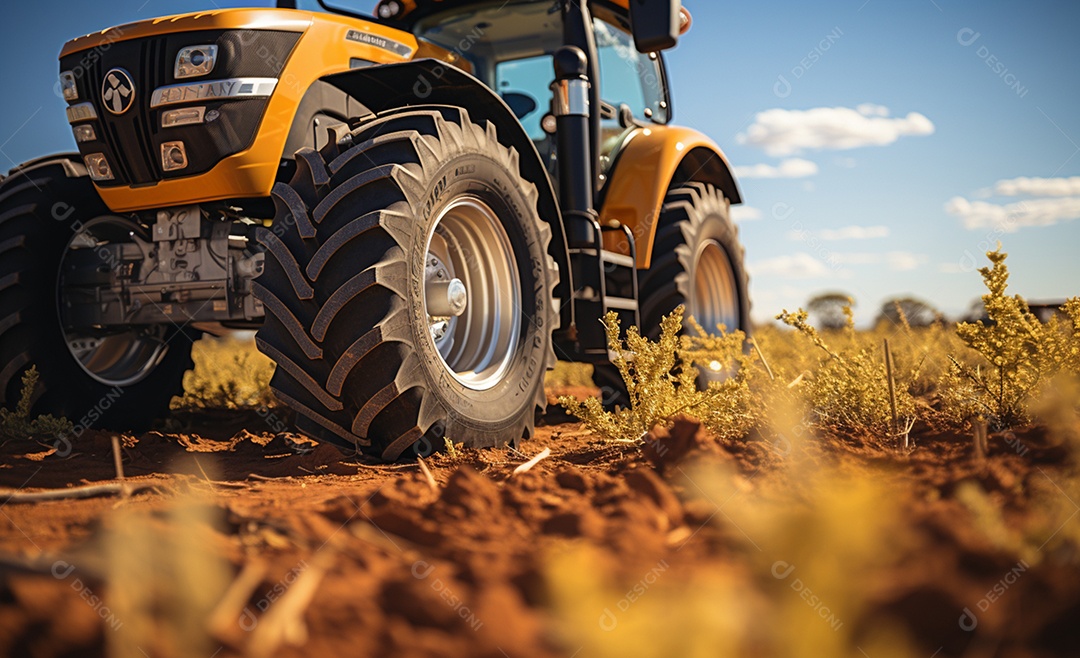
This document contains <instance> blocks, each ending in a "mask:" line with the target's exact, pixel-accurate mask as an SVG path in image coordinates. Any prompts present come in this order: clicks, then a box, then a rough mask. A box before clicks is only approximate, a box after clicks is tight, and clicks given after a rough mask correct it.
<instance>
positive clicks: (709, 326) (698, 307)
mask: <svg viewBox="0 0 1080 658" xmlns="http://www.w3.org/2000/svg"><path fill="white" fill-rule="evenodd" d="M691 300H692V303H693V306H692V307H691V309H690V311H691V314H692V315H693V316H694V318H695V319H696V320H697V321H698V322H699V323H701V326H702V327H704V328H705V329H706V330H708V331H715V330H716V325H718V324H722V325H724V326H725V327H726V329H727V330H728V331H735V330H736V329H740V328H741V326H740V322H739V321H740V317H739V316H740V309H739V289H738V287H737V286H736V283H735V270H734V268H733V267H732V266H731V259H729V258H728V255H727V251H725V250H724V247H723V246H721V245H720V243H719V242H717V241H716V240H706V241H704V242H703V243H702V244H701V246H699V247H698V251H697V255H696V257H695V260H694V290H693V294H692V295H691Z"/></svg>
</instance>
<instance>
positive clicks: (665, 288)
mask: <svg viewBox="0 0 1080 658" xmlns="http://www.w3.org/2000/svg"><path fill="white" fill-rule="evenodd" d="M638 301H639V303H640V308H641V312H640V316H641V324H642V326H641V327H639V328H640V329H641V333H642V335H645V336H649V337H650V338H653V339H656V338H657V337H658V336H659V333H660V320H661V319H662V318H663V316H665V315H667V314H668V313H670V312H671V311H672V310H674V309H675V307H677V306H679V305H680V304H684V305H685V306H686V315H687V316H693V317H694V318H695V319H696V320H697V321H698V322H699V323H700V324H701V326H702V327H704V328H705V329H706V330H708V331H716V326H717V325H720V324H722V325H724V326H725V327H726V328H727V330H728V331H734V330H737V329H738V330H742V331H744V332H747V333H749V331H750V295H749V294H748V282H747V276H746V270H745V268H744V267H743V248H742V245H740V244H739V237H738V231H737V230H736V228H735V225H734V224H733V223H732V221H731V218H730V216H729V213H728V202H727V200H726V199H725V198H724V195H723V193H722V192H720V191H719V190H717V189H716V188H715V187H714V186H712V185H709V184H707V183H696V182H691V183H687V184H686V185H685V186H684V187H678V188H675V189H672V190H671V191H669V192H668V194H667V197H666V198H665V199H664V206H663V208H662V210H661V214H660V224H659V227H658V229H657V234H656V239H655V241H654V242H653V258H652V264H651V267H650V268H649V269H647V270H641V271H639V272H638ZM593 372H594V374H593V380H594V381H595V382H596V385H597V386H599V387H600V388H601V391H602V393H603V397H604V400H605V402H607V403H610V404H620V405H624V406H625V405H626V404H627V399H628V398H627V395H626V386H625V384H624V382H623V380H622V376H621V375H620V374H619V371H618V370H617V369H616V368H615V366H613V365H611V364H610V363H602V364H597V365H596V366H595V368H594V371H593ZM720 376H721V375H713V374H712V373H703V374H702V379H703V380H704V381H702V382H701V383H702V384H705V383H706V382H707V380H709V379H711V378H713V377H720Z"/></svg>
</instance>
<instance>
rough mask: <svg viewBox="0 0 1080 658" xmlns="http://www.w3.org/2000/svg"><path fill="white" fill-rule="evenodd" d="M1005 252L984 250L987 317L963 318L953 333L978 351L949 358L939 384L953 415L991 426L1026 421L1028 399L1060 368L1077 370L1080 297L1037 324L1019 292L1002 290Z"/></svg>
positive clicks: (1005, 280) (1079, 367)
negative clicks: (965, 356)
mask: <svg viewBox="0 0 1080 658" xmlns="http://www.w3.org/2000/svg"><path fill="white" fill-rule="evenodd" d="M1007 256H1008V254H1005V253H1002V251H1001V246H1000V245H998V248H997V249H996V250H994V251H991V252H987V254H986V257H987V258H989V259H990V263H991V266H990V267H983V268H980V269H979V273H980V274H981V275H982V278H983V283H984V284H985V285H986V288H987V291H988V292H987V293H986V294H985V295H983V297H982V299H983V304H984V306H985V308H986V316H987V318H988V321H982V320H980V321H978V322H962V323H960V324H959V325H957V327H956V334H957V336H959V337H960V339H961V340H962V341H963V342H964V343H965V344H966V345H967V346H968V347H970V348H971V350H973V351H974V352H975V353H976V354H977V358H975V359H973V360H971V361H968V362H966V361H964V360H961V359H957V358H951V364H952V367H951V368H950V370H949V371H948V372H947V373H946V375H945V380H944V383H943V385H942V391H943V398H944V402H945V404H944V408H945V409H946V410H947V412H948V413H949V414H950V415H951V416H952V417H953V419H954V420H956V421H959V420H961V419H967V418H972V417H981V418H984V419H985V420H987V421H988V422H989V423H990V425H991V427H993V428H994V429H995V430H1002V429H1005V428H1008V427H1014V426H1016V425H1020V424H1023V423H1025V422H1027V421H1029V420H1030V412H1029V408H1028V407H1029V403H1030V402H1031V400H1032V398H1033V397H1035V396H1037V395H1038V394H1039V393H1040V392H1041V389H1042V387H1044V386H1045V385H1047V384H1048V383H1049V382H1050V381H1051V380H1052V378H1053V377H1055V376H1056V375H1058V374H1059V373H1062V372H1072V373H1077V372H1080V298H1072V299H1070V300H1068V301H1067V302H1066V303H1065V305H1064V306H1063V307H1062V308H1061V313H1062V314H1064V315H1065V316H1066V317H1067V318H1068V321H1067V322H1063V321H1062V320H1061V319H1060V317H1059V316H1058V315H1055V316H1054V317H1052V318H1051V319H1050V320H1049V321H1048V322H1046V323H1042V322H1040V321H1039V319H1038V318H1037V317H1035V315H1034V314H1033V313H1032V312H1031V311H1030V309H1029V308H1028V305H1027V302H1026V301H1024V298H1023V297H1021V296H1020V295H1013V296H1010V295H1007V294H1005V291H1006V289H1007V288H1008V280H1009V270H1008V267H1007V266H1006V265H1005V258H1006V257H1007Z"/></svg>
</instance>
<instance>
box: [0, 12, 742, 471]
mask: <svg viewBox="0 0 1080 658" xmlns="http://www.w3.org/2000/svg"><path fill="white" fill-rule="evenodd" d="M304 4H305V3H298V2H296V1H295V0H294V1H291V2H290V1H284V2H279V3H278V4H277V6H276V7H273V8H260V9H228V10H213V11H205V12H200V13H192V14H184V15H177V16H170V17H166V18H159V19H155V20H146V21H140V22H135V23H130V24H126V25H121V26H118V27H113V28H110V29H106V30H103V31H100V32H95V33H92V34H89V35H87V36H83V37H79V38H77V39H73V40H72V41H69V42H68V43H67V44H66V45H64V47H63V50H62V51H61V53H60V76H59V81H58V83H57V86H56V90H57V93H58V95H60V96H62V98H63V99H64V101H65V102H66V104H67V108H66V111H67V119H68V122H69V123H70V127H71V130H72V133H73V135H74V138H75V143H76V146H77V149H78V152H77V153H70V154H61V155H52V156H47V157H43V158H39V159H36V160H33V161H30V162H26V163H24V164H22V165H20V166H18V167H16V168H15V169H13V170H12V171H11V172H9V174H8V175H7V176H6V177H4V178H3V180H2V181H0V403H3V404H5V405H11V404H12V403H14V402H15V401H16V400H18V399H19V394H20V388H21V380H22V378H23V377H22V375H23V373H24V372H25V371H26V370H27V369H29V368H31V367H36V368H37V370H38V372H39V377H40V379H39V380H38V385H37V387H36V389H35V390H34V391H33V396H32V399H33V408H34V410H35V411H39V412H41V413H46V412H47V413H52V414H58V415H63V416H66V417H67V418H69V419H71V420H72V421H73V422H74V423H75V425H76V427H77V428H84V427H97V426H105V427H109V428H110V429H138V428H140V427H145V426H146V425H148V424H149V423H151V422H152V421H153V420H154V419H155V418H158V417H160V416H161V415H162V414H164V413H165V412H166V411H167V410H168V405H169V403H170V400H171V398H172V397H173V396H174V395H175V394H177V393H178V391H180V390H181V389H182V384H183V376H184V373H185V372H186V371H187V370H188V369H189V368H190V367H191V366H192V360H191V350H192V344H193V341H195V340H196V339H198V338H199V337H200V336H202V335H203V334H211V335H224V334H226V333H229V332H237V331H240V332H242V331H248V332H251V331H255V337H254V340H255V342H256V344H257V346H258V349H259V350H260V351H262V352H263V353H264V354H266V355H267V356H268V357H270V358H271V359H272V360H273V361H274V362H275V364H276V368H275V373H274V376H273V379H272V381H271V387H272V389H273V392H274V394H275V396H276V397H277V398H278V399H279V400H280V401H281V402H282V403H284V404H286V405H288V406H289V407H291V409H293V410H294V411H295V412H296V419H297V420H296V426H297V429H298V430H299V431H300V432H303V433H304V434H306V435H309V436H311V437H313V438H315V439H318V440H321V441H327V442H331V443H334V444H336V445H338V446H340V447H342V448H344V449H346V450H350V451H359V452H360V453H363V454H365V455H370V456H372V457H374V458H376V459H385V460H395V459H399V458H400V457H401V456H402V455H403V454H406V453H407V452H409V453H410V454H411V452H410V451H412V452H415V451H422V450H423V449H424V448H423V447H422V446H427V449H430V446H432V445H441V444H442V443H443V441H444V440H445V439H450V440H452V441H453V442H455V443H463V444H465V445H466V446H471V447H485V446H496V445H507V444H509V445H516V443H517V441H518V440H520V439H523V438H528V437H530V436H531V435H532V434H533V432H534V429H535V423H536V418H537V413H538V410H540V411H542V410H543V407H544V406H545V401H546V400H545V394H544V375H545V372H546V371H547V370H548V369H550V368H552V367H553V366H554V364H555V361H556V359H557V358H558V359H562V360H568V361H581V362H588V363H592V364H594V366H595V373H596V374H595V378H596V381H597V382H598V383H599V384H601V385H602V386H606V387H608V390H610V391H613V392H614V394H613V395H612V396H610V397H611V398H613V399H614V400H616V401H617V399H618V398H619V393H618V391H619V390H620V389H621V387H620V383H619V379H618V374H617V371H616V370H615V369H614V368H613V366H612V365H611V362H610V358H611V353H610V352H609V346H608V344H607V341H606V336H605V332H604V327H603V325H602V323H601V322H600V320H601V319H602V318H604V317H605V315H606V314H608V313H609V312H614V313H615V314H616V315H617V316H618V318H619V319H620V320H621V321H622V323H623V326H629V325H636V326H638V327H643V328H644V329H645V330H646V331H647V330H648V329H650V328H656V327H658V326H659V321H660V319H661V317H662V316H663V315H664V314H666V313H668V312H670V311H671V310H672V309H674V308H675V307H676V306H677V305H679V304H685V305H686V307H687V313H688V314H689V315H692V316H694V317H695V318H697V320H698V321H700V322H701V324H702V325H703V326H706V327H710V328H711V327H714V326H716V325H719V324H723V325H725V326H726V327H727V328H728V329H742V330H747V329H748V328H749V327H748V323H749V317H748V315H749V314H748V305H749V299H748V294H747V279H746V274H745V272H744V268H743V250H742V247H741V246H740V244H739V242H738V238H737V235H736V229H735V227H734V225H733V224H732V221H731V217H730V214H729V209H730V206H731V204H737V203H740V202H741V198H740V194H739V190H738V188H737V184H736V181H735V178H734V176H733V174H732V169H731V167H730V166H729V164H728V161H727V159H726V158H725V156H724V155H723V153H722V152H721V150H720V148H719V147H718V146H717V145H716V144H715V143H713V141H712V140H710V139H709V138H708V137H706V136H705V135H703V134H702V133H700V132H697V131H695V130H692V129H689V128H683V127H676V126H674V125H672V124H671V123H670V122H671V118H672V100H671V94H670V90H669V88H668V78H667V74H666V71H665V65H664V57H663V52H664V51H665V50H668V49H670V48H672V47H674V46H675V45H676V43H677V41H678V39H679V38H680V36H681V35H682V34H683V33H685V32H687V30H688V29H689V28H690V23H691V17H690V13H689V12H688V11H687V10H686V9H685V8H683V7H682V6H681V3H680V2H678V1H677V0H676V1H673V0H497V1H496V0H457V1H455V0H382V2H379V3H378V4H377V6H375V8H374V11H373V15H366V14H364V13H363V12H362V11H360V10H359V9H358V8H356V7H353V6H350V5H349V3H348V2H331V1H329V0H317V3H316V2H313V3H312V4H311V6H306V5H305V6H298V5H304Z"/></svg>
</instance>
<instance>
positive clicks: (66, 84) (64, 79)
mask: <svg viewBox="0 0 1080 658" xmlns="http://www.w3.org/2000/svg"><path fill="white" fill-rule="evenodd" d="M60 89H61V90H63V92H64V100H66V101H77V100H79V88H78V87H76V86H75V74H74V73H72V72H71V71H64V72H63V73H61V74H60Z"/></svg>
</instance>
